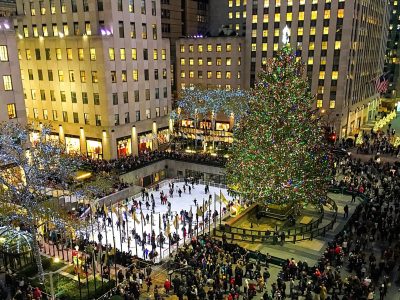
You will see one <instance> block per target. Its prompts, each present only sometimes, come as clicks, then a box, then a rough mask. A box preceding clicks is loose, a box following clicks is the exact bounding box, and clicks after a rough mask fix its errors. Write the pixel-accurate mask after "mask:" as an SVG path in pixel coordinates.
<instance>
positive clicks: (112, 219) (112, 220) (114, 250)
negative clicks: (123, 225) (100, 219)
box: [110, 204, 117, 286]
mask: <svg viewBox="0 0 400 300" xmlns="http://www.w3.org/2000/svg"><path fill="white" fill-rule="evenodd" d="M110 207H111V230H112V236H113V252H114V271H115V279H117V260H116V259H115V256H116V249H117V247H116V245H115V233H114V217H113V214H114V212H113V209H112V204H111V206H110ZM110 277H111V274H110ZM115 286H117V280H115Z"/></svg>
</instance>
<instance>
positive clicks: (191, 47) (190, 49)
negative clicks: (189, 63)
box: [189, 44, 194, 53]
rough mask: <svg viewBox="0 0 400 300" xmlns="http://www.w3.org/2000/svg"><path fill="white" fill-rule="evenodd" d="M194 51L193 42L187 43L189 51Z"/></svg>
mask: <svg viewBox="0 0 400 300" xmlns="http://www.w3.org/2000/svg"><path fill="white" fill-rule="evenodd" d="M193 52H194V46H193V44H190V45H189V53H193Z"/></svg>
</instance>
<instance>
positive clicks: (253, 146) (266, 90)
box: [227, 46, 329, 206]
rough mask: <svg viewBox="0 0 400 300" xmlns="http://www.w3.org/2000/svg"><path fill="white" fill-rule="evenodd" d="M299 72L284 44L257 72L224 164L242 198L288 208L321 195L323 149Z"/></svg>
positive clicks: (325, 174) (325, 167) (325, 177)
mask: <svg viewBox="0 0 400 300" xmlns="http://www.w3.org/2000/svg"><path fill="white" fill-rule="evenodd" d="M303 74H304V69H303V64H302V63H301V61H299V60H297V59H296V56H295V55H294V54H293V52H292V50H291V49H290V47H289V46H284V47H283V49H282V50H280V51H278V54H277V55H276V57H274V58H272V59H270V60H269V61H268V62H267V64H266V67H265V69H264V70H263V71H262V72H261V73H260V74H259V80H258V83H257V84H256V86H255V88H254V90H253V94H252V96H251V97H250V99H249V109H248V111H247V113H246V114H245V115H244V116H242V118H241V120H240V122H239V124H238V127H237V128H236V130H235V132H234V143H233V146H232V149H231V156H230V159H229V160H228V165H227V178H228V183H229V184H231V185H232V186H234V187H235V188H237V189H238V191H239V192H240V193H241V194H242V195H243V196H244V197H245V198H246V199H249V200H253V201H256V202H260V203H263V204H278V205H289V206H293V205H296V204H301V203H304V202H305V203H307V202H311V203H317V202H318V201H320V199H321V197H323V196H324V195H325V193H326V187H327V184H328V183H329V159H328V155H327V147H326V145H325V142H324V138H323V136H324V132H323V129H322V126H321V122H320V119H319V117H318V116H317V114H316V111H315V110H313V102H314V97H312V95H311V93H310V89H309V85H308V82H307V79H306V78H304V76H303Z"/></svg>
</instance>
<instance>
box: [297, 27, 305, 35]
mask: <svg viewBox="0 0 400 300" xmlns="http://www.w3.org/2000/svg"><path fill="white" fill-rule="evenodd" d="M303 31H304V28H303V27H299V28H298V29H297V35H303Z"/></svg>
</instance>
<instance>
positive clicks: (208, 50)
mask: <svg viewBox="0 0 400 300" xmlns="http://www.w3.org/2000/svg"><path fill="white" fill-rule="evenodd" d="M212 51H213V46H212V45H211V44H207V52H212Z"/></svg>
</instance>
